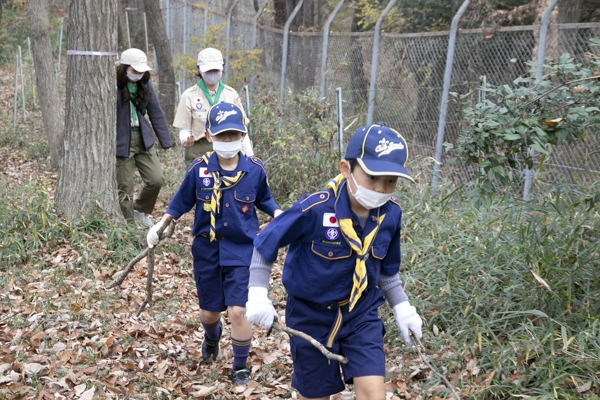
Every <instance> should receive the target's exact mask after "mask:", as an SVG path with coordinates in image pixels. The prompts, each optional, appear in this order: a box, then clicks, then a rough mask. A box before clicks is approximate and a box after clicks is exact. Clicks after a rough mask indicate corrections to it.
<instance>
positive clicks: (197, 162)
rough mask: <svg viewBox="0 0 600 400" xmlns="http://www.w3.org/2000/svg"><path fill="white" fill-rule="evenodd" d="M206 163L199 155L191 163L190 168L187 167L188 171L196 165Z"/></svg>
mask: <svg viewBox="0 0 600 400" xmlns="http://www.w3.org/2000/svg"><path fill="white" fill-rule="evenodd" d="M201 164H204V159H203V158H202V157H198V158H196V159H195V160H194V161H192V163H191V164H190V166H189V168H188V169H187V172H190V171H191V170H193V169H194V167H195V166H196V165H201ZM207 165H208V164H207Z"/></svg>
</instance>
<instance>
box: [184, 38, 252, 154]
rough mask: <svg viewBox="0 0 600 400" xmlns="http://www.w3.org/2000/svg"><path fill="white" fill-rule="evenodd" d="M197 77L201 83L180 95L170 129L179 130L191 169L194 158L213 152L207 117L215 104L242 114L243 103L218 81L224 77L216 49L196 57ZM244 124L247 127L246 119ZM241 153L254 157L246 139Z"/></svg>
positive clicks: (209, 49) (250, 144)
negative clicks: (231, 108)
mask: <svg viewBox="0 0 600 400" xmlns="http://www.w3.org/2000/svg"><path fill="white" fill-rule="evenodd" d="M197 65H198V76H199V77H200V80H199V81H198V83H197V84H195V85H194V86H192V87H190V88H188V89H187V90H186V91H185V92H183V94H182V95H181V100H180V101H179V106H178V107H177V113H176V114H175V121H174V122H173V126H174V127H175V128H178V129H179V139H180V140H181V144H182V145H183V147H184V148H185V162H186V165H190V164H191V163H192V161H194V160H195V159H196V158H199V157H202V156H203V155H204V154H205V153H207V152H209V151H212V150H213V148H212V144H211V143H209V142H208V140H206V137H205V136H204V132H205V131H206V114H207V113H208V110H209V109H210V107H212V106H213V105H215V104H217V103H222V102H226V103H233V104H235V105H236V106H238V107H239V108H240V109H241V110H242V111H243V110H244V108H243V107H242V101H241V99H240V96H239V95H238V93H237V92H236V91H235V89H233V88H232V87H231V86H227V85H225V84H224V83H223V81H222V80H221V76H222V75H223V65H224V63H223V55H222V54H221V52H220V51H219V50H217V49H214V48H212V47H208V48H206V49H204V50H202V51H201V52H200V53H198V64H197ZM244 119H245V123H248V119H247V118H244ZM242 143H243V146H242V150H243V151H244V153H246V155H247V156H253V155H254V151H253V150H252V143H251V142H250V138H249V137H246V140H244V141H243V142H242Z"/></svg>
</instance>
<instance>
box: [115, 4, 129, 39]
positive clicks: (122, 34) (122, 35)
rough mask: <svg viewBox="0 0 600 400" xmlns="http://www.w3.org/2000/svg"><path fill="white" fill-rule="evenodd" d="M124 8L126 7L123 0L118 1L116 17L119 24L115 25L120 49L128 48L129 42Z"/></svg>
mask: <svg viewBox="0 0 600 400" xmlns="http://www.w3.org/2000/svg"><path fill="white" fill-rule="evenodd" d="M125 7H127V4H126V1H125V0H119V3H118V12H117V16H118V18H119V23H118V24H117V29H118V43H119V47H120V48H124V49H127V48H129V42H128V40H127V21H126V19H125Z"/></svg>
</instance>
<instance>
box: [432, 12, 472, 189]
mask: <svg viewBox="0 0 600 400" xmlns="http://www.w3.org/2000/svg"><path fill="white" fill-rule="evenodd" d="M469 3H470V0H465V1H464V3H462V5H461V6H460V8H459V9H458V12H457V13H456V15H455V16H454V18H452V24H451V25H450V37H449V38H448V53H447V56H446V69H445V70H444V87H443V88H442V102H441V105H440V118H439V121H438V131H437V142H436V146H435V163H434V165H433V179H432V181H431V192H432V194H434V195H435V192H436V190H437V184H438V180H439V179H440V170H441V166H442V149H443V146H444V132H445V129H446V114H447V113H448V95H449V93H450V83H451V81H452V64H453V62H454V47H455V45H456V34H457V32H458V22H459V21H460V19H461V18H462V16H463V15H464V13H465V11H467V7H469Z"/></svg>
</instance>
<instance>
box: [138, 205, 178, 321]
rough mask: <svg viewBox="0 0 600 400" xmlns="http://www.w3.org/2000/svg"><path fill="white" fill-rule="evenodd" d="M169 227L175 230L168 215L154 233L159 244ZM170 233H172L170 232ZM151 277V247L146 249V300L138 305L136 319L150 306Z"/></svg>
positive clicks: (152, 267) (152, 261)
mask: <svg viewBox="0 0 600 400" xmlns="http://www.w3.org/2000/svg"><path fill="white" fill-rule="evenodd" d="M167 215H168V214H167ZM171 225H172V226H173V229H175V222H173V217H171V216H170V215H169V217H168V218H167V219H165V221H163V224H162V226H161V227H160V228H158V231H156V233H157V234H158V238H159V243H160V239H161V235H162V233H163V231H164V230H165V229H166V228H167V227H168V226H169V227H170V226H171ZM168 233H169V232H168V231H167V234H168ZM171 233H172V231H171ZM169 236H171V235H169ZM167 237H168V236H167ZM155 247H156V246H155ZM153 275H154V247H152V248H150V247H149V248H148V274H147V277H146V299H145V300H144V301H143V302H142V304H141V305H140V308H138V310H137V313H136V314H135V316H136V317H139V316H140V314H141V313H142V311H144V308H146V306H152V276H153Z"/></svg>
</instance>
